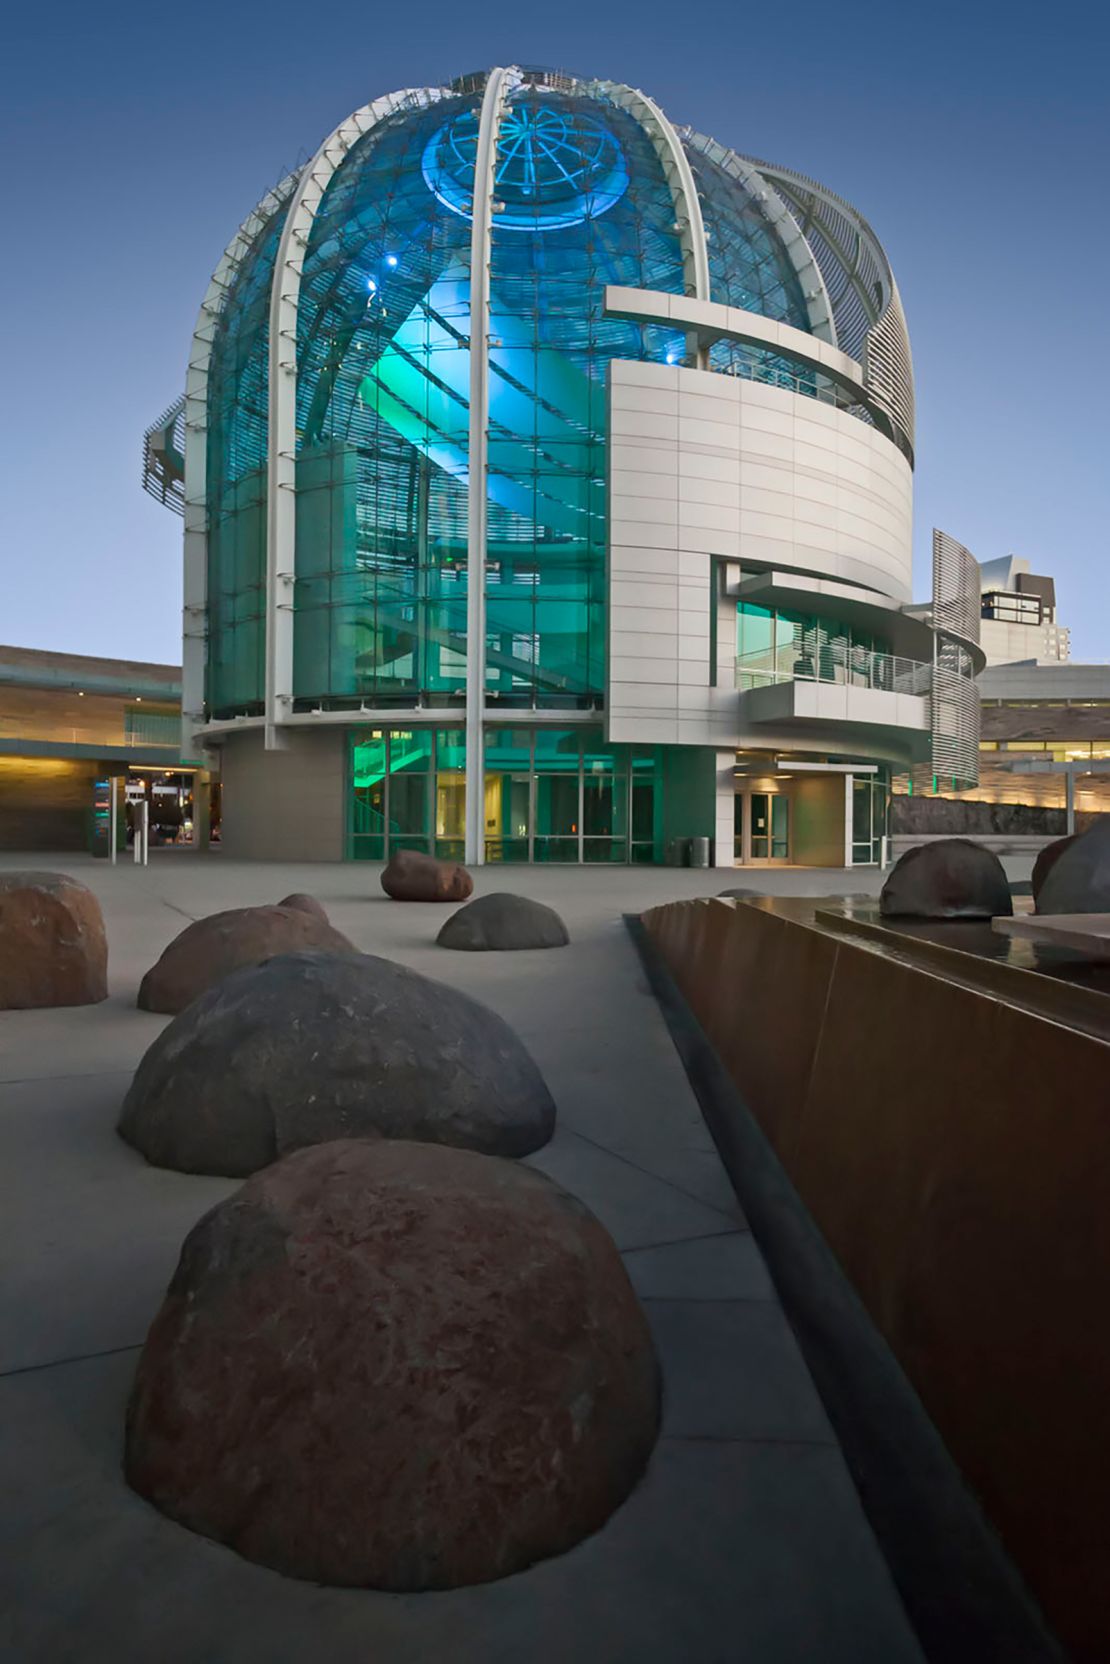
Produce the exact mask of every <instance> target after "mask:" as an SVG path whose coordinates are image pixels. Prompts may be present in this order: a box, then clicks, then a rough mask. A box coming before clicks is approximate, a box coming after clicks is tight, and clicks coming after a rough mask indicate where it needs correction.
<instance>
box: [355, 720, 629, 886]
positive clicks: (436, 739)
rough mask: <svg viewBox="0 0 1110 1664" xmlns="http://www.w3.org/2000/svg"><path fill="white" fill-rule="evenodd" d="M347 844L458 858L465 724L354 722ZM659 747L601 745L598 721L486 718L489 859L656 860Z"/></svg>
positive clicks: (380, 856)
mask: <svg viewBox="0 0 1110 1664" xmlns="http://www.w3.org/2000/svg"><path fill="white" fill-rule="evenodd" d="M349 756H350V764H349V804H350V811H349V828H350V854H351V856H352V858H353V859H355V860H364V861H385V860H388V859H389V857H390V855H391V854H392V853H393V852H395V851H396V850H399V849H415V850H421V851H424V852H425V853H427V854H434V855H438V856H441V857H444V858H446V859H451V860H462V858H463V836H464V813H465V802H466V740H465V734H464V731H463V729H461V728H431V727H424V728H409V729H402V728H392V729H371V730H368V729H356V730H354V731H353V732H352V734H351V737H350V752H349ZM659 776H660V752H659V748H657V747H639V746H622V745H606V744H605V742H604V737H603V734H602V730H601V729H600V728H547V727H538V728H493V729H489V730H487V733H486V742H485V777H484V796H485V803H484V811H485V812H484V821H485V859H486V861H487V862H490V863H498V862H541V863H542V862H564V863H566V862H569V863H579V862H589V863H616V864H626V863H629V862H634V863H651V862H653V861H658V860H661V859H662V791H661V784H660V777H659Z"/></svg>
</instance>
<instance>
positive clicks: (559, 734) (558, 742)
mask: <svg viewBox="0 0 1110 1664" xmlns="http://www.w3.org/2000/svg"><path fill="white" fill-rule="evenodd" d="M580 753H581V742H580V736H579V734H578V732H577V730H575V729H573V728H572V729H570V730H566V729H553V728H549V729H543V728H541V729H539V730H538V731H537V733H536V770H537V772H538V773H541V774H565V773H566V772H567V771H568V770H572V771H573V772H574V773H575V774H577V773H578V760H579V756H580Z"/></svg>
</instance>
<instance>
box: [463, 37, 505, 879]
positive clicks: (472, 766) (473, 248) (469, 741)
mask: <svg viewBox="0 0 1110 1664" xmlns="http://www.w3.org/2000/svg"><path fill="white" fill-rule="evenodd" d="M512 80H513V72H512V71H511V70H509V69H491V70H490V72H489V75H488V77H487V79H486V85H485V91H484V92H483V94H482V111H481V115H480V116H479V119H478V151H477V155H476V156H475V159H474V213H473V218H472V221H471V228H470V424H469V433H468V441H467V464H466V478H467V528H466V811H465V812H466V822H465V832H466V837H465V860H466V861H467V862H468V863H469V864H470V865H474V866H481V865H482V863H483V860H484V857H485V788H484V780H483V745H484V742H483V733H482V725H483V718H484V716H485V704H486V532H487V503H486V477H487V473H488V466H489V314H490V302H489V268H490V255H491V247H492V235H493V183H494V174H495V172H496V168H497V141H498V138H499V137H500V133H501V119H502V116H503V115H504V113H505V101H506V98H507V96H508V93H509V88H510V85H511V83H512Z"/></svg>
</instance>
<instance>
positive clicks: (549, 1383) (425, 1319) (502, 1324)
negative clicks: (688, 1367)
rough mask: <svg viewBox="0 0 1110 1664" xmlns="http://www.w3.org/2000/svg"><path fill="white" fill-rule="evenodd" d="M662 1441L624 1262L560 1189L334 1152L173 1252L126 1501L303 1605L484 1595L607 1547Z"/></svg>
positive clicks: (293, 1171)
mask: <svg viewBox="0 0 1110 1664" xmlns="http://www.w3.org/2000/svg"><path fill="white" fill-rule="evenodd" d="M658 1420H659V1375H658V1368H657V1365H656V1360H655V1355H654V1352H653V1349H652V1343H651V1338H650V1334H649V1331H648V1326H647V1323H646V1320H645V1318H644V1314H643V1311H642V1309H641V1307H640V1305H639V1303H638V1301H637V1298H636V1295H635V1294H634V1293H633V1290H632V1287H631V1285H630V1283H629V1280H628V1276H627V1274H626V1272H625V1270H624V1267H623V1265H622V1263H621V1258H620V1255H619V1253H618V1252H617V1249H616V1247H615V1245H614V1243H613V1241H612V1239H611V1238H610V1237H609V1235H608V1233H607V1232H606V1231H605V1230H604V1229H603V1228H602V1226H601V1225H600V1224H599V1223H598V1221H597V1220H596V1219H595V1218H594V1217H593V1215H592V1214H591V1213H590V1212H589V1211H588V1210H587V1209H586V1208H585V1207H584V1206H583V1205H582V1203H581V1202H579V1201H577V1200H576V1198H575V1197H573V1196H570V1195H568V1194H567V1192H566V1191H565V1190H562V1189H560V1188H559V1186H558V1185H556V1184H554V1183H553V1182H552V1181H551V1180H550V1179H547V1178H545V1177H544V1176H543V1175H542V1174H540V1173H536V1172H533V1171H532V1170H531V1169H529V1168H527V1167H521V1166H518V1165H516V1164H515V1163H512V1162H505V1161H495V1160H491V1159H490V1158H489V1157H486V1156H478V1155H473V1154H470V1153H467V1152H463V1151H458V1150H445V1149H436V1148H434V1147H433V1146H430V1145H426V1144H405V1143H392V1144H383V1143H378V1144H369V1143H366V1142H362V1141H343V1142H339V1143H334V1144H327V1145H324V1146H322V1147H319V1148H317V1149H313V1150H302V1151H300V1152H299V1153H298V1154H296V1155H292V1156H289V1157H287V1158H286V1159H285V1160H284V1161H281V1162H278V1163H277V1164H276V1165H275V1166H273V1167H270V1168H268V1169H267V1170H266V1172H264V1173H259V1174H258V1175H257V1176H256V1177H255V1178H253V1179H251V1180H250V1182H249V1183H247V1184H245V1185H244V1186H243V1187H242V1189H241V1190H239V1191H238V1192H236V1194H235V1195H234V1196H230V1197H228V1199H227V1200H226V1201H224V1202H221V1203H219V1204H218V1206H216V1207H215V1208H213V1209H212V1211H211V1212H210V1213H208V1214H207V1215H206V1216H205V1217H204V1218H203V1219H202V1220H201V1221H200V1223H199V1224H198V1225H196V1226H195V1227H194V1228H193V1230H192V1232H191V1233H190V1235H189V1236H188V1237H187V1238H186V1241H185V1245H184V1247H183V1249H182V1252H181V1259H180V1262H179V1264H178V1267H177V1271H176V1273H175V1274H174V1278H173V1281H172V1282H171V1283H170V1286H169V1290H168V1292H167V1295H166V1299H165V1302H164V1304H163V1306H162V1308H161V1310H160V1312H159V1313H158V1316H157V1317H156V1318H155V1320H154V1323H153V1326H152V1327H151V1330H150V1333H149V1334H148V1336H147V1339H146V1344H145V1346H144V1347H143V1352H142V1356H141V1358H140V1360H139V1366H138V1371H137V1374H136V1377H135V1384H134V1388H133V1390H132V1394H131V1400H130V1404H129V1406H128V1411H127V1434H126V1455H125V1472H126V1476H127V1480H128V1483H129V1484H131V1485H132V1486H133V1487H134V1489H135V1490H136V1491H138V1492H139V1493H140V1494H141V1495H142V1496H144V1497H146V1498H147V1499H148V1500H149V1501H150V1502H152V1503H153V1504H154V1505H155V1506H156V1507H157V1508H159V1509H161V1510H162V1512H163V1513H165V1514H168V1515H169V1516H170V1517H171V1518H172V1519H174V1520H177V1521H178V1522H180V1523H181V1524H182V1525H185V1526H188V1527H189V1528H190V1530H193V1531H197V1532H200V1533H202V1534H203V1535H204V1536H206V1537H213V1538H215V1539H216V1540H217V1541H218V1542H222V1543H226V1544H228V1546H229V1547H231V1548H233V1549H234V1550H236V1552H237V1553H239V1554H241V1555H243V1556H244V1557H245V1558H246V1559H248V1560H253V1561H256V1562H258V1563H259V1564H261V1565H264V1566H269V1567H272V1568H273V1569H274V1570H276V1571H279V1572H283V1573H285V1574H286V1575H287V1576H290V1577H301V1578H306V1579H310V1580H311V1581H312V1582H314V1583H324V1584H341V1585H348V1586H356V1587H368V1588H374V1589H388V1590H418V1589H447V1588H456V1587H458V1586H460V1585H463V1584H471V1583H483V1582H486V1581H488V1580H489V1579H491V1578H496V1577H504V1576H506V1575H508V1574H509V1573H510V1572H515V1571H519V1570H521V1569H522V1568H523V1567H525V1566H528V1565H531V1564H532V1563H533V1562H534V1561H536V1560H542V1559H544V1558H545V1557H547V1556H548V1555H552V1554H559V1553H561V1552H562V1551H563V1550H565V1549H568V1548H570V1547H571V1546H572V1545H573V1544H574V1543H576V1542H578V1541H579V1540H580V1539H581V1538H583V1537H585V1536H587V1535H588V1534H589V1533H590V1532H592V1531H596V1530H597V1529H598V1527H599V1526H601V1525H602V1524H603V1523H604V1522H605V1520H606V1519H607V1518H608V1517H609V1515H610V1514H611V1513H612V1512H613V1510H614V1509H615V1508H616V1507H618V1506H619V1504H620V1503H621V1502H622V1501H623V1500H624V1499H625V1497H626V1496H627V1495H628V1493H629V1491H630V1490H631V1489H632V1487H633V1486H634V1485H635V1483H636V1481H637V1479H638V1478H639V1476H640V1474H641V1473H642V1471H643V1469H644V1466H645V1464H646V1462H647V1459H648V1456H649V1455H650V1452H651V1449H652V1446H653V1444H654V1441H655V1437H656V1432H657V1428H658Z"/></svg>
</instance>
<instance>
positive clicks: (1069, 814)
mask: <svg viewBox="0 0 1110 1664" xmlns="http://www.w3.org/2000/svg"><path fill="white" fill-rule="evenodd" d="M1064 814H1065V817H1066V818H1065V821H1064V830H1065V831H1066V832H1067V834H1068V836H1069V837H1070V836H1071V834H1072V833H1073V832H1074V831H1075V775H1074V774H1073V773H1072V772H1071V770H1070V769H1065V770H1064Z"/></svg>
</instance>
